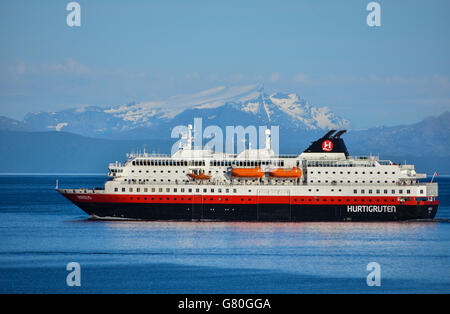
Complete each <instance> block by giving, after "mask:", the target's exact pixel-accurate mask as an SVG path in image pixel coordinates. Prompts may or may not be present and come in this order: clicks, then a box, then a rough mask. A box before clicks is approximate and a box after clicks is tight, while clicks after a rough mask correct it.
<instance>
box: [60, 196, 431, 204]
mask: <svg viewBox="0 0 450 314" xmlns="http://www.w3.org/2000/svg"><path fill="white" fill-rule="evenodd" d="M64 196H65V197H67V198H68V199H69V200H70V201H72V202H87V203H164V204H167V203H173V204H186V203H193V204H222V203H223V204H227V203H229V204H257V203H258V204H289V203H290V204H292V205H301V204H312V205H325V204H329V205H352V204H375V205H377V204H380V205H438V204H439V201H422V200H421V201H416V200H415V199H414V197H410V200H409V201H403V202H399V200H398V197H392V196H390V197H383V196H370V197H368V196H253V195H251V196H250V195H246V196H245V195H241V196H239V195H233V196H231V195H137V194H95V193H91V194H87V193H86V194H84V193H81V194H73V193H66V194H64Z"/></svg>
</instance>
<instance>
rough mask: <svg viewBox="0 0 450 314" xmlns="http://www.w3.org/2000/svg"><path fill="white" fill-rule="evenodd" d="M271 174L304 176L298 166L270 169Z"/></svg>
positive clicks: (279, 176)
mask: <svg viewBox="0 0 450 314" xmlns="http://www.w3.org/2000/svg"><path fill="white" fill-rule="evenodd" d="M269 175H270V176H271V177H277V178H300V177H301V176H302V171H301V170H300V169H298V168H297V167H292V169H283V168H278V169H275V170H272V171H270V172H269Z"/></svg>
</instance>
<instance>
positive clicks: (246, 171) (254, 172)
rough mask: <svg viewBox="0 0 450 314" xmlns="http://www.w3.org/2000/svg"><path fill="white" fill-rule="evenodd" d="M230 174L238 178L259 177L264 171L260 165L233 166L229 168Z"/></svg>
mask: <svg viewBox="0 0 450 314" xmlns="http://www.w3.org/2000/svg"><path fill="white" fill-rule="evenodd" d="M231 176H232V177H239V178H261V177H262V176H264V171H263V170H262V169H261V168H260V167H255V168H233V169H232V170H231Z"/></svg>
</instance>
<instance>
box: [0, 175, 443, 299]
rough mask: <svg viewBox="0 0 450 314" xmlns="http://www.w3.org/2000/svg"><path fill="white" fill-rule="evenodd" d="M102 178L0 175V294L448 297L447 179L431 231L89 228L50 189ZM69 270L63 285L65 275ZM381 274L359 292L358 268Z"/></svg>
mask: <svg viewBox="0 0 450 314" xmlns="http://www.w3.org/2000/svg"><path fill="white" fill-rule="evenodd" d="M56 178H58V179H59V185H60V187H95V186H102V185H103V183H104V181H105V179H106V178H105V177H103V176H80V175H78V176H67V175H66V176H65V175H58V176H50V175H43V176H37V175H34V176H26V175H21V176H13V175H4V176H0V292H1V293H347V292H353V293H385V292H387V293H395V292H400V293H418V292H430V293H439V292H440V293H449V292H450V223H449V222H450V220H449V218H450V177H439V178H438V179H437V181H438V182H439V184H440V187H439V188H440V190H439V193H440V201H441V205H440V208H439V210H438V215H437V219H436V221H433V222H402V223H209V222H202V223H194V222H124V221H122V222H120V221H116V222H105V221H90V220H87V216H86V215H85V214H84V213H83V212H82V211H81V210H80V209H78V208H77V207H75V206H74V205H72V204H70V203H69V202H68V201H67V200H65V199H64V198H63V197H62V196H60V195H59V194H58V193H57V192H55V191H54V186H55V181H56ZM70 262H77V263H79V264H80V267H81V273H80V274H81V286H80V287H69V286H67V284H66V277H67V275H68V274H69V271H67V270H66V265H67V264H68V263H70ZM370 262H377V263H379V265H380V267H381V286H379V287H369V286H368V285H367V283H366V277H367V275H368V274H369V272H370V271H368V270H366V267H367V264H368V263H370Z"/></svg>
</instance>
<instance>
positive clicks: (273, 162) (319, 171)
mask: <svg viewBox="0 0 450 314" xmlns="http://www.w3.org/2000/svg"><path fill="white" fill-rule="evenodd" d="M345 132H346V131H345V130H340V131H337V130H330V131H329V132H327V133H326V134H325V135H324V136H323V137H321V138H319V139H318V140H316V141H314V142H313V143H312V144H311V145H310V146H309V147H308V148H306V150H305V151H303V152H302V153H301V154H299V155H292V156H283V155H276V154H275V153H274V150H273V149H272V148H271V134H270V130H266V132H265V139H264V140H265V147H264V148H259V149H252V148H248V149H247V148H246V149H244V150H243V151H242V152H241V153H239V154H227V153H223V152H214V151H211V150H209V149H195V148H194V147H193V146H192V141H193V137H192V126H191V125H189V132H188V134H187V141H186V142H185V143H184V144H183V145H181V146H180V147H179V149H178V150H177V151H176V152H175V153H173V154H172V155H161V154H148V153H145V152H144V153H140V154H128V155H127V157H128V158H127V160H126V162H124V163H121V162H115V163H111V164H110V165H109V173H108V176H109V177H110V178H109V179H108V181H107V182H106V183H105V186H104V187H103V188H94V189H87V188H76V189H61V188H58V186H57V188H56V189H57V191H58V192H59V193H61V194H62V195H63V196H64V197H66V198H67V199H68V200H70V201H71V202H72V203H74V204H75V205H76V206H78V207H79V208H81V209H82V210H83V211H85V212H86V213H87V214H88V215H89V217H90V218H91V219H132V220H171V221H177V220H179V221H287V222H299V221H401V220H412V219H432V218H434V217H435V215H436V212H437V208H438V205H439V201H438V200H437V196H438V185H437V183H435V182H424V181H425V180H426V174H420V173H417V172H416V171H415V169H414V166H413V165H406V164H396V163H393V162H392V161H389V160H380V159H379V158H377V157H375V156H367V157H353V156H350V155H349V153H348V151H347V147H346V145H345V143H344V140H343V138H342V136H343V135H344V133H345ZM420 180H422V181H420Z"/></svg>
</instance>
